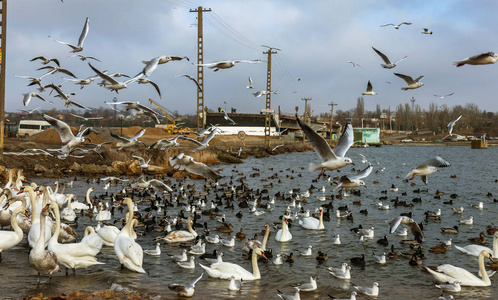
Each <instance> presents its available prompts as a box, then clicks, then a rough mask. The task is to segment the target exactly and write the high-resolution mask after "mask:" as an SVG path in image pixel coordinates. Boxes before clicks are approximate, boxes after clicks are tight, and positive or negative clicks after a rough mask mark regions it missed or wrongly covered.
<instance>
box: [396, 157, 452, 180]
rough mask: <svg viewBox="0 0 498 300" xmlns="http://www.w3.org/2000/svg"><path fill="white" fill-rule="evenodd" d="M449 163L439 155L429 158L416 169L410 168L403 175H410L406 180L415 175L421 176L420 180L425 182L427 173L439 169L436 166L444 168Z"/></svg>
mask: <svg viewBox="0 0 498 300" xmlns="http://www.w3.org/2000/svg"><path fill="white" fill-rule="evenodd" d="M449 166H450V163H449V162H447V161H445V160H444V159H442V158H441V157H439V156H436V157H434V158H431V159H429V160H428V161H426V162H424V163H423V164H421V165H419V166H418V167H417V168H416V169H414V170H412V171H411V172H410V173H408V174H407V175H406V176H405V177H409V176H411V177H410V178H409V179H408V180H412V179H413V178H415V176H416V175H418V176H420V177H421V178H422V181H423V182H424V183H425V184H427V175H430V174H432V173H434V172H436V171H439V170H438V169H437V168H446V167H449Z"/></svg>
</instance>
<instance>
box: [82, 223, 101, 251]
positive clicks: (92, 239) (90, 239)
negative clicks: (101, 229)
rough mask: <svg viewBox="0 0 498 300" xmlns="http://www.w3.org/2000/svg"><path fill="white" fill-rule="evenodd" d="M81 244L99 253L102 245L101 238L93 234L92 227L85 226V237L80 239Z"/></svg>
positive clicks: (93, 229)
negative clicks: (89, 246) (91, 247)
mask: <svg viewBox="0 0 498 300" xmlns="http://www.w3.org/2000/svg"><path fill="white" fill-rule="evenodd" d="M81 242H82V243H86V244H88V245H91V246H93V247H95V248H97V249H99V251H100V250H101V249H102V244H103V243H104V241H103V240H102V238H101V237H100V236H99V235H98V234H97V233H96V232H95V228H93V227H92V226H87V227H86V228H85V236H84V237H83V238H82V239H81Z"/></svg>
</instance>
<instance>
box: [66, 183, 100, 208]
mask: <svg viewBox="0 0 498 300" xmlns="http://www.w3.org/2000/svg"><path fill="white" fill-rule="evenodd" d="M95 190H96V188H93V187H91V188H88V190H87V191H86V197H85V201H86V202H87V203H88V205H86V204H85V203H81V202H77V201H74V202H72V203H71V207H72V208H73V209H74V210H76V211H79V210H87V209H90V208H92V207H93V205H92V201H90V193H91V192H93V191H95Z"/></svg>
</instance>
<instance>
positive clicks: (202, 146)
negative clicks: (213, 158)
mask: <svg viewBox="0 0 498 300" xmlns="http://www.w3.org/2000/svg"><path fill="white" fill-rule="evenodd" d="M217 132H218V128H214V129H213V130H212V131H211V132H210V133H209V135H208V136H207V137H206V138H205V139H204V140H203V141H202V142H198V141H197V140H194V139H192V138H189V137H186V136H183V137H180V139H182V140H185V141H189V142H191V143H193V144H194V145H196V146H197V149H195V150H194V151H192V152H196V151H201V150H204V149H207V148H208V147H209V141H211V139H212V138H213V137H214V136H215V135H216V133H217Z"/></svg>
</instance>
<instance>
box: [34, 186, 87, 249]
mask: <svg viewBox="0 0 498 300" xmlns="http://www.w3.org/2000/svg"><path fill="white" fill-rule="evenodd" d="M40 190H41V191H42V192H43V197H48V198H47V200H45V199H44V200H43V201H47V202H44V203H45V204H48V203H49V201H52V200H53V201H55V200H54V199H53V197H52V194H53V193H52V188H51V187H49V186H41V187H40ZM47 223H48V225H49V226H50V230H51V233H52V235H53V234H54V233H55V229H56V228H55V227H56V223H55V222H54V221H52V219H47ZM59 228H60V232H59V239H58V242H59V243H70V242H73V241H74V240H76V237H77V236H78V234H77V233H76V232H75V231H74V230H73V229H72V228H71V226H69V225H67V224H66V223H62V222H60V226H59Z"/></svg>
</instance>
